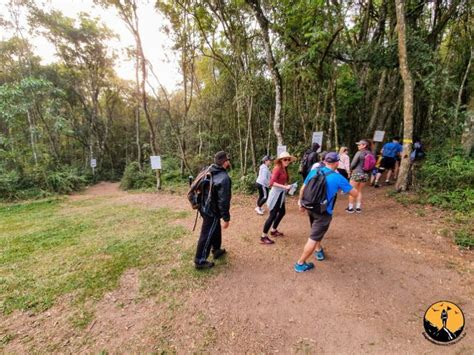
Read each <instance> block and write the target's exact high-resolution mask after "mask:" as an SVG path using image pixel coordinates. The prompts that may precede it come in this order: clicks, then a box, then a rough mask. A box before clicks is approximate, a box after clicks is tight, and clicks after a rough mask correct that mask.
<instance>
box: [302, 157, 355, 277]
mask: <svg viewBox="0 0 474 355" xmlns="http://www.w3.org/2000/svg"><path fill="white" fill-rule="evenodd" d="M324 164H325V166H324V167H322V168H317V169H314V170H311V172H310V173H309V174H308V176H307V177H306V179H305V181H304V184H303V186H302V187H301V190H300V199H299V201H298V205H299V206H300V211H301V212H304V211H306V209H305V208H304V207H302V206H301V199H302V197H303V192H304V189H305V186H306V185H308V183H309V181H310V180H311V179H312V178H313V177H314V176H315V175H316V174H317V173H318V169H321V172H322V173H323V174H325V175H326V199H327V201H329V203H328V206H327V208H326V212H324V213H323V214H317V213H315V212H313V211H309V210H308V211H307V212H308V216H309V220H310V223H311V233H310V236H309V238H308V241H307V242H306V245H305V246H304V249H303V254H302V255H301V257H300V259H299V260H298V261H297V262H296V264H295V267H294V268H295V271H296V272H304V271H308V270H311V269H312V268H314V264H313V263H311V262H307V260H308V258H309V257H310V256H311V254H313V253H315V257H316V259H317V260H319V261H322V260H324V259H325V255H324V251H323V248H322V247H321V241H322V240H323V238H324V235H325V234H326V232H327V230H328V229H329V225H330V224H331V221H332V215H333V211H334V204H335V202H336V195H337V192H338V191H339V190H342V191H343V192H344V193H349V195H350V196H352V197H357V194H358V191H357V189H355V188H353V187H352V186H351V184H350V183H349V181H347V179H346V178H345V177H343V176H342V175H341V174H339V173H337V172H336V169H337V167H338V165H339V156H338V154H337V153H336V152H330V153H328V154H326V157H325V158H324Z"/></svg>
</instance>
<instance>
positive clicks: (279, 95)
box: [245, 0, 283, 145]
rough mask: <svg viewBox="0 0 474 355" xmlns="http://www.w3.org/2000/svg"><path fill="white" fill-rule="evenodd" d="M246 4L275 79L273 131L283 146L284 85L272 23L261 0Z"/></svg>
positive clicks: (247, 0) (253, 0)
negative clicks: (254, 21)
mask: <svg viewBox="0 0 474 355" xmlns="http://www.w3.org/2000/svg"><path fill="white" fill-rule="evenodd" d="M245 1H246V3H247V4H248V5H249V6H250V7H251V9H252V11H253V13H254V15H255V19H256V20H257V22H258V25H259V26H260V30H261V36H262V40H263V45H264V47H265V53H266V60H267V65H268V69H269V70H270V74H271V76H272V79H273V84H274V85H275V115H274V116H273V131H274V132H275V136H276V138H277V143H278V145H283V135H282V133H281V109H282V105H283V103H282V102H283V84H282V79H281V75H280V71H279V70H278V67H277V61H276V60H275V56H274V53H273V50H272V44H271V42H270V34H269V26H270V21H268V19H267V17H266V16H265V14H264V13H263V9H262V6H261V4H260V0H245Z"/></svg>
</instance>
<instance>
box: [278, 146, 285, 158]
mask: <svg viewBox="0 0 474 355" xmlns="http://www.w3.org/2000/svg"><path fill="white" fill-rule="evenodd" d="M283 152H286V145H279V146H278V147H277V158H278V157H279V156H280V154H281V153H283Z"/></svg>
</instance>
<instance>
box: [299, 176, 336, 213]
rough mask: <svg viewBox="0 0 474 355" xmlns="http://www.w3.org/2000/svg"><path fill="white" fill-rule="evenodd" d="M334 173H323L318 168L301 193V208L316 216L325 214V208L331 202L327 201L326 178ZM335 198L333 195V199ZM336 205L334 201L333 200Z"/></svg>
mask: <svg viewBox="0 0 474 355" xmlns="http://www.w3.org/2000/svg"><path fill="white" fill-rule="evenodd" d="M333 173H334V171H332V170H331V171H330V172H328V173H324V172H323V171H321V169H320V168H318V169H317V172H316V175H314V176H313V177H312V178H311V180H309V182H308V184H307V185H306V186H305V188H304V191H303V198H302V199H301V206H303V207H304V208H306V209H307V210H308V211H312V212H314V213H317V214H323V213H324V212H326V210H327V207H328V206H329V204H330V203H331V202H332V199H331V201H328V200H327V198H326V196H327V185H326V176H328V175H331V174H333ZM336 197H337V194H336V195H335V197H334V199H335V198H336ZM334 203H336V200H334Z"/></svg>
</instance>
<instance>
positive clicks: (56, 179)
mask: <svg viewBox="0 0 474 355" xmlns="http://www.w3.org/2000/svg"><path fill="white" fill-rule="evenodd" d="M45 176H46V185H47V187H48V190H49V191H53V192H56V193H59V194H70V193H72V192H74V191H79V190H81V189H82V188H83V187H84V186H85V185H86V178H85V177H84V176H82V175H81V174H80V173H79V172H78V170H77V169H74V168H68V167H65V168H63V169H62V170H57V171H52V172H50V173H48V174H47V175H46V174H45Z"/></svg>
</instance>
